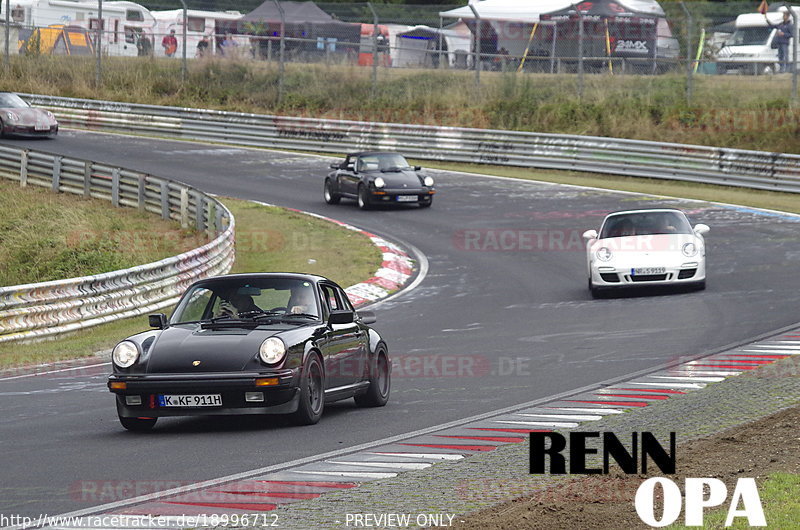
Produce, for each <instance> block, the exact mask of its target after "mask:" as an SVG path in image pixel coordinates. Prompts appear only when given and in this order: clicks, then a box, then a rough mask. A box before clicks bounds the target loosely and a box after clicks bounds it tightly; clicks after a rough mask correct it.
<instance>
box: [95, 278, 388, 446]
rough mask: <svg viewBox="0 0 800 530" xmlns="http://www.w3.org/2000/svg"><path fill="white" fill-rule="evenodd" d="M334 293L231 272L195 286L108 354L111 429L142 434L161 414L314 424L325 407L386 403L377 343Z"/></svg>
mask: <svg viewBox="0 0 800 530" xmlns="http://www.w3.org/2000/svg"><path fill="white" fill-rule="evenodd" d="M374 321H375V315H374V314H372V313H369V312H366V311H362V312H361V313H357V312H356V311H355V310H354V309H353V306H352V305H351V304H350V301H349V300H348V298H347V294H346V293H345V292H344V290H343V289H342V288H341V287H339V286H338V285H336V284H335V283H334V282H332V281H330V280H328V279H326V278H323V277H321V276H314V275H308V274H291V273H259V274H234V275H228V276H217V277H213V278H207V279H205V280H200V281H198V282H195V283H194V284H192V285H191V286H190V287H189V288H188V289H187V291H186V292H185V293H184V295H183V296H182V297H181V299H180V301H179V302H178V305H177V307H176V309H175V312H174V313H173V315H172V317H171V318H170V319H169V320H167V317H166V315H164V314H163V313H159V314H155V315H150V325H151V327H154V328H156V329H153V330H151V331H145V332H143V333H139V334H137V335H133V336H131V337H128V338H127V339H125V340H123V341H122V342H120V343H119V344H117V345H116V347H115V348H114V350H113V352H112V365H113V373H112V375H111V376H109V379H108V388H109V390H110V391H111V392H113V393H114V394H116V401H117V412H118V415H119V420H120V423H121V424H122V426H123V427H125V428H126V429H128V430H135V431H144V430H149V429H151V428H152V427H153V426H154V425H155V423H156V421H157V419H158V418H159V417H163V416H193V415H223V414H291V415H293V417H294V420H295V421H296V422H297V423H299V424H304V425H310V424H314V423H316V422H317V421H319V419H320V417H321V416H322V411H323V409H324V406H325V403H326V402H332V401H338V400H341V399H347V398H351V397H352V398H355V401H356V404H357V405H359V406H365V407H380V406H383V405H385V404H386V402H387V401H388V399H389V391H390V387H391V379H390V378H391V363H390V360H389V352H388V348H387V346H386V343H385V342H384V341H383V339H382V338H381V336H380V335H379V334H378V333H377V332H376V331H375V330H373V329H371V328H370V327H369V326H368V324H371V323H373V322H374Z"/></svg>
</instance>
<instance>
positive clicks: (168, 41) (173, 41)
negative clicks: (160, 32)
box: [161, 29, 178, 57]
mask: <svg viewBox="0 0 800 530" xmlns="http://www.w3.org/2000/svg"><path fill="white" fill-rule="evenodd" d="M161 47H162V48H164V55H166V56H167V57H172V56H173V55H175V52H176V51H178V39H177V38H176V37H175V30H174V29H171V30H169V35H164V38H163V39H161Z"/></svg>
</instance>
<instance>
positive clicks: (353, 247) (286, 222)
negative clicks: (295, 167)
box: [0, 198, 381, 369]
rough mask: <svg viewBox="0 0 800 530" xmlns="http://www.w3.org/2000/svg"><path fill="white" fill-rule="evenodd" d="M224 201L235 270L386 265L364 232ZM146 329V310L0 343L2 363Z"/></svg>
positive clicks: (338, 274) (346, 274) (353, 269)
mask: <svg viewBox="0 0 800 530" xmlns="http://www.w3.org/2000/svg"><path fill="white" fill-rule="evenodd" d="M222 202H224V203H225V205H226V206H228V208H230V209H231V211H232V212H233V214H234V217H235V218H236V234H237V235H236V262H235V264H234V268H233V271H232V272H254V271H287V272H308V273H313V274H321V275H323V276H326V277H328V278H330V279H332V280H334V281H336V282H337V283H339V284H341V285H342V286H348V285H352V284H354V283H358V282H360V281H363V280H365V279H366V278H369V277H370V276H372V274H373V273H374V272H375V270H377V268H378V267H379V266H380V262H381V253H380V251H379V250H378V249H377V248H376V247H375V246H374V245H373V244H372V243H371V242H370V240H369V239H368V238H367V237H366V236H364V235H362V234H359V233H357V232H353V231H351V230H347V229H344V228H341V227H338V226H336V225H334V224H332V223H330V222H327V221H323V220H321V219H316V218H313V217H310V216H308V215H303V214H300V213H295V212H290V211H287V210H283V209H281V208H275V207H266V206H259V205H255V204H252V203H248V202H246V201H241V200H236V199H227V198H223V199H222ZM167 312H169V310H167ZM144 329H147V317H145V316H142V317H135V318H129V319H125V320H120V321H116V322H112V323H110V324H103V325H101V326H96V327H94V328H90V329H87V330H85V331H80V332H76V333H73V334H70V335H68V336H65V337H64V338H60V339H59V340H58V342H57V343H56V342H39V343H31V344H2V343H0V369H2V368H11V367H19V366H25V365H32V364H40V363H47V362H53V361H59V360H64V359H76V358H80V357H87V356H90V355H93V354H95V353H97V352H101V351H108V350H109V349H111V348H112V347H113V346H114V344H116V343H117V342H118V341H119V340H121V339H123V338H125V337H126V336H128V335H132V334H133V333H137V332H139V331H142V330H144Z"/></svg>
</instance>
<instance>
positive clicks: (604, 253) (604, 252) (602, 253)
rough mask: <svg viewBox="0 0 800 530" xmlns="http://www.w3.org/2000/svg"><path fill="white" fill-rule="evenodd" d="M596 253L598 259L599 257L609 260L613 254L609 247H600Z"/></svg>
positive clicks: (602, 259) (601, 259)
mask: <svg viewBox="0 0 800 530" xmlns="http://www.w3.org/2000/svg"><path fill="white" fill-rule="evenodd" d="M594 255H595V256H597V259H599V260H600V261H608V260H610V259H611V258H612V256H613V254H612V253H611V250H609V249H608V247H600V248H598V249H597V252H595V253H594Z"/></svg>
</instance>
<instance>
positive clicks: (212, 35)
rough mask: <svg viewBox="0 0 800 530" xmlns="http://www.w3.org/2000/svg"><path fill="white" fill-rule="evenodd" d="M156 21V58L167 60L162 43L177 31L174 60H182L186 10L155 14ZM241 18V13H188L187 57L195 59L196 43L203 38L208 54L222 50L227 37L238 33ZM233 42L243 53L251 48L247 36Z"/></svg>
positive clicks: (199, 11)
mask: <svg viewBox="0 0 800 530" xmlns="http://www.w3.org/2000/svg"><path fill="white" fill-rule="evenodd" d="M151 13H152V15H153V17H154V18H155V20H156V42H155V43H154V44H155V54H156V56H164V55H165V53H164V48H163V47H162V46H161V39H162V38H163V37H164V36H165V35H167V34H169V32H170V31H172V30H175V37H176V38H177V39H178V50H177V51H176V52H175V54H174V55H173V57H182V56H183V48H182V46H183V10H182V9H171V10H167V11H152V12H151ZM241 18H242V14H241V13H240V12H238V11H202V10H198V9H188V10H187V11H186V22H187V23H186V56H187V57H194V56H195V55H196V54H197V43H198V42H200V40H201V39H202V38H203V36H206V37H208V39H209V47H208V53H209V54H216V53H217V52H218V51H219V46H220V44H222V42H223V41H224V40H225V37H226V35H227V34H228V33H231V32H233V33H236V29H237V27H238V24H239V19H241ZM232 38H233V40H234V41H235V42H236V43H237V44H238V45H239V48H240V49H243V50H244V49H247V48H248V44H249V43H248V37H247V36H244V35H236V34H234V35H232Z"/></svg>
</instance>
